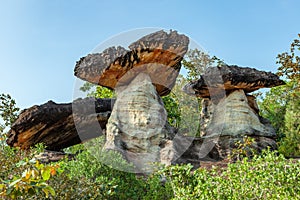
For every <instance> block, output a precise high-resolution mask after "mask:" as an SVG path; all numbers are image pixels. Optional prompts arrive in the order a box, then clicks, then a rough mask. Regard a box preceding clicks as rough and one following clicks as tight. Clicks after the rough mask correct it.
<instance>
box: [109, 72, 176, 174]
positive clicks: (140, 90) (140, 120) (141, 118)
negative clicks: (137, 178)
mask: <svg viewBox="0 0 300 200" xmlns="http://www.w3.org/2000/svg"><path fill="white" fill-rule="evenodd" d="M116 93H117V101H116V103H115V106H114V109H113V111H112V114H111V116H110V118H109V120H108V124H107V135H106V139H107V141H106V144H105V147H104V148H105V149H113V150H117V151H119V152H121V153H122V154H123V155H124V156H125V157H126V159H127V160H128V161H131V162H133V163H134V164H135V166H137V167H138V168H140V169H143V168H145V167H151V166H150V163H151V162H159V161H160V151H161V149H162V148H161V146H163V144H164V143H165V142H166V140H167V138H170V135H171V133H170V132H169V131H170V130H168V128H167V124H166V121H167V113H166V110H165V108H164V105H163V102H162V99H161V97H160V96H159V95H158V93H157V91H156V89H155V87H154V86H153V84H152V81H151V79H150V77H149V75H147V74H145V73H140V74H139V75H137V76H136V77H135V78H134V79H133V80H132V81H131V83H130V84H129V85H127V86H122V87H118V88H116Z"/></svg>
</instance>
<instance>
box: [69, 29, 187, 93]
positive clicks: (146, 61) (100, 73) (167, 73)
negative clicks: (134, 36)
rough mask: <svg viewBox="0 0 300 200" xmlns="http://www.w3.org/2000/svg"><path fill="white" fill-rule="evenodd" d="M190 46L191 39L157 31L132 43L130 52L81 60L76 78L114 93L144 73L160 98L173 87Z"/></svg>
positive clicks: (110, 51) (106, 53) (108, 51)
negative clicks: (117, 88) (119, 87)
mask: <svg viewBox="0 0 300 200" xmlns="http://www.w3.org/2000/svg"><path fill="white" fill-rule="evenodd" d="M188 44H189V39H188V37H186V36H185V35H180V34H178V33H177V32H176V31H170V33H166V32H164V31H158V32H155V33H152V34H149V35H147V36H145V37H142V38H141V39H139V40H138V41H136V42H134V43H132V44H131V45H130V46H129V49H130V50H126V49H125V48H123V47H117V48H116V47H110V48H108V49H106V50H104V51H103V52H102V53H95V54H89V55H87V56H86V57H83V58H81V59H80V60H79V61H78V62H77V63H76V66H75V69H74V72H75V76H77V77H78V78H80V79H83V80H86V81H88V82H91V83H95V84H98V85H101V86H104V87H107V88H110V89H114V88H115V87H116V85H117V84H118V85H121V84H123V85H127V84H128V83H130V81H131V80H132V79H133V78H134V77H135V76H136V75H137V74H139V73H141V72H143V73H147V74H148V75H149V76H150V77H151V79H152V83H153V84H154V85H155V86H156V89H157V91H158V93H159V95H160V96H163V95H167V94H169V93H170V91H171V89H172V88H173V86H174V83H175V80H176V77H177V76H178V73H179V70H180V67H181V60H182V59H183V56H184V54H185V53H186V52H187V50H188ZM124 75H126V76H125V77H123V76H124ZM122 77H123V78H122ZM121 78H122V80H120V79H121Z"/></svg>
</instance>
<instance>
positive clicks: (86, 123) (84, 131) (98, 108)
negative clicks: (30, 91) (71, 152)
mask: <svg viewBox="0 0 300 200" xmlns="http://www.w3.org/2000/svg"><path fill="white" fill-rule="evenodd" d="M114 102H115V100H114V99H95V98H85V99H78V100H75V101H74V102H73V103H65V104H57V103H55V102H53V101H48V102H47V103H45V104H43V105H40V106H32V107H31V108H28V109H25V110H23V111H22V112H21V113H20V115H19V116H18V118H17V120H16V122H15V123H14V124H13V125H12V126H11V129H10V131H9V134H8V139H7V141H6V142H7V144H8V145H10V146H14V147H21V148H22V149H28V148H30V147H32V146H34V145H36V144H38V143H44V144H45V145H46V146H47V147H46V149H48V150H61V149H63V148H66V147H69V146H72V145H75V144H79V143H81V142H82V141H85V140H88V139H91V138H95V137H98V136H100V135H102V132H101V131H99V130H101V129H102V130H103V129H105V127H106V123H107V121H108V118H109V116H110V113H111V110H112V108H113V104H114ZM79 133H80V135H79Z"/></svg>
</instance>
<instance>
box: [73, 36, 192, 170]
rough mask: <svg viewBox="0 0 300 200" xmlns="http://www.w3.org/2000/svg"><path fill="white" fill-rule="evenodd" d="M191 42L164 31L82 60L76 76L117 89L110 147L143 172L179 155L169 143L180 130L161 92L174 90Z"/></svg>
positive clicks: (109, 126)
mask: <svg viewBox="0 0 300 200" xmlns="http://www.w3.org/2000/svg"><path fill="white" fill-rule="evenodd" d="M188 44H189V39H188V37H186V36H185V35H180V34H178V33H177V32H176V31H170V33H166V32H164V31H158V32H155V33H152V34H149V35H146V36H145V37H142V38H141V39H139V40H137V41H136V42H134V43H132V44H131V45H129V50H126V49H124V48H122V47H117V48H116V47H110V48H108V49H106V50H104V51H103V52H102V53H97V54H89V55H87V56H86V57H84V58H81V59H80V61H78V62H77V63H76V66H75V70H74V71H75V76H77V77H78V78H80V79H83V80H86V81H89V82H91V83H95V84H98V85H101V86H104V87H107V88H110V89H115V91H116V94H117V100H116V103H115V105H114V109H113V111H112V114H111V116H110V118H109V121H108V124H107V131H106V143H105V145H104V148H105V149H108V150H109V149H110V150H116V151H118V152H120V153H121V154H122V155H123V156H124V157H125V158H126V159H127V160H128V161H130V162H132V163H134V165H135V166H136V167H137V170H140V171H144V170H146V171H147V169H146V168H148V167H150V168H151V166H150V165H148V163H151V162H162V163H166V164H170V163H172V162H174V160H175V157H176V156H177V152H176V151H175V148H171V147H172V145H166V144H167V142H168V141H169V140H171V139H172V137H173V136H174V132H175V131H174V129H172V128H171V127H170V126H169V125H168V123H167V114H166V111H165V108H164V105H163V103H162V100H161V97H160V96H164V95H167V94H169V93H170V91H171V89H172V88H173V86H174V84H175V81H176V78H177V76H178V73H179V70H180V67H181V60H182V59H183V56H184V54H185V53H186V52H187V50H188ZM166 149H168V150H166ZM172 149H173V150H172Z"/></svg>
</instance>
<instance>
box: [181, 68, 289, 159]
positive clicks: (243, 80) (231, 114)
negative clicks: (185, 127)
mask: <svg viewBox="0 0 300 200" xmlns="http://www.w3.org/2000/svg"><path fill="white" fill-rule="evenodd" d="M283 84H285V83H284V82H283V81H282V80H280V79H279V77H278V76H277V75H275V74H273V73H271V72H264V71H259V70H256V69H252V68H242V67H238V66H227V65H224V66H222V67H210V68H208V69H207V70H206V71H205V73H204V74H203V75H201V78H200V79H199V80H196V81H193V82H190V83H189V84H187V85H185V86H184V88H183V90H184V91H185V92H186V93H188V94H191V95H196V96H198V97H202V98H203V101H202V111H201V114H200V129H201V133H200V135H201V136H202V139H203V144H204V145H207V144H209V143H210V144H213V143H215V145H216V146H215V148H213V149H211V152H210V154H211V155H214V156H213V157H211V158H213V159H214V160H217V159H219V158H225V157H226V156H227V155H228V154H230V152H231V151H232V149H233V148H235V147H236V144H235V143H236V142H237V141H242V140H243V138H244V137H245V136H249V137H251V138H254V139H255V142H254V143H253V144H252V145H251V146H252V148H253V149H254V150H256V151H257V152H261V150H262V149H264V148H267V147H270V148H271V149H276V142H275V140H274V139H275V138H276V133H275V130H274V128H273V127H272V125H271V124H270V122H269V121H268V120H266V119H264V118H262V117H261V116H259V108H258V105H257V103H256V100H255V97H254V96H253V95H249V94H247V93H250V92H253V91H255V90H257V89H260V88H265V87H274V86H278V85H283Z"/></svg>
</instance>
